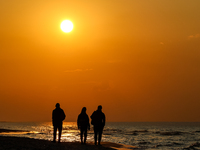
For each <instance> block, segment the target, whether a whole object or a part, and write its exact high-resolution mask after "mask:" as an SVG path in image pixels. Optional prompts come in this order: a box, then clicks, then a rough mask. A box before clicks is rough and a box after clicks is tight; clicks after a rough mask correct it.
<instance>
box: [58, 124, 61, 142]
mask: <svg viewBox="0 0 200 150" xmlns="http://www.w3.org/2000/svg"><path fill="white" fill-rule="evenodd" d="M58 130H59V136H58V142H59V143H60V139H61V134H62V124H60V125H59V127H58Z"/></svg>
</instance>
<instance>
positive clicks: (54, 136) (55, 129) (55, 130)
mask: <svg viewBox="0 0 200 150" xmlns="http://www.w3.org/2000/svg"><path fill="white" fill-rule="evenodd" d="M53 128H54V129H53V142H55V141H56V132H57V126H53Z"/></svg>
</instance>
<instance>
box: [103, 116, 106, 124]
mask: <svg viewBox="0 0 200 150" xmlns="http://www.w3.org/2000/svg"><path fill="white" fill-rule="evenodd" d="M105 124H106V116H105V114H103V126H105Z"/></svg>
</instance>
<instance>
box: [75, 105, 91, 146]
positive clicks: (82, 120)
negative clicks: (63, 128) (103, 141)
mask: <svg viewBox="0 0 200 150" xmlns="http://www.w3.org/2000/svg"><path fill="white" fill-rule="evenodd" d="M77 126H78V129H80V132H81V134H80V137H81V144H86V140H87V130H88V129H89V130H90V123H89V117H88V115H87V114H86V107H83V108H82V111H81V113H80V114H79V115H78V119H77ZM83 134H84V142H83Z"/></svg>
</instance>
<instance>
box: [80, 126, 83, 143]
mask: <svg viewBox="0 0 200 150" xmlns="http://www.w3.org/2000/svg"><path fill="white" fill-rule="evenodd" d="M80 136H81V144H83V129H82V128H81V135H80Z"/></svg>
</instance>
